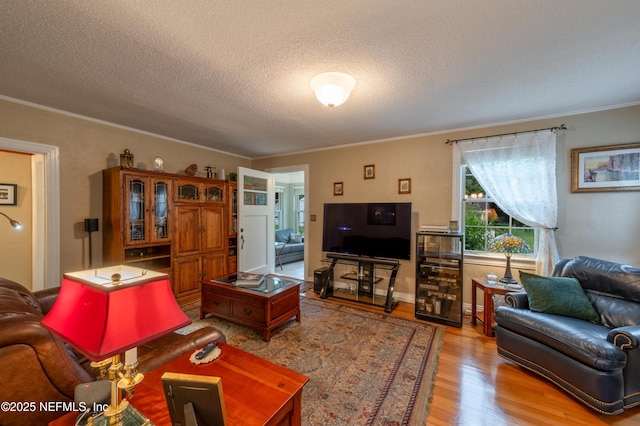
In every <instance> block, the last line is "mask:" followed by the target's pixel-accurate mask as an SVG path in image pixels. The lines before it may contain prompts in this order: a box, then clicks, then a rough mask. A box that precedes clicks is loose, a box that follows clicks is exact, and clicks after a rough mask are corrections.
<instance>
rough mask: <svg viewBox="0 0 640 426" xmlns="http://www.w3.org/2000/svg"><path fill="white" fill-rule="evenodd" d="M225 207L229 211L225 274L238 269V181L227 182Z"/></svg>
mask: <svg viewBox="0 0 640 426" xmlns="http://www.w3.org/2000/svg"><path fill="white" fill-rule="evenodd" d="M227 185H228V186H227V193H228V197H229V200H228V201H227V209H228V212H229V224H228V228H227V231H228V232H229V253H228V258H227V274H235V273H236V272H237V271H238V182H234V181H229V182H227Z"/></svg>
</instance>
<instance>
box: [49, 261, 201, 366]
mask: <svg viewBox="0 0 640 426" xmlns="http://www.w3.org/2000/svg"><path fill="white" fill-rule="evenodd" d="M114 274H115V275H114ZM112 275H114V277H113V278H112ZM118 276H119V278H120V279H119V280H118ZM118 281H119V282H118ZM190 323H191V320H190V319H189V318H188V317H187V316H186V315H185V314H184V312H182V310H181V309H180V307H179V306H178V303H177V302H176V299H175V297H174V296H173V293H172V291H171V286H170V283H169V276H168V275H166V274H161V273H158V272H153V271H145V270H142V269H139V268H133V267H128V266H117V267H112V268H101V269H96V270H90V271H80V272H74V273H69V274H65V275H64V279H63V281H62V286H61V289H60V294H59V295H58V298H57V299H56V302H55V304H54V305H53V307H52V309H51V311H50V312H49V313H48V314H47V316H46V317H45V318H44V319H43V320H42V325H43V326H45V327H46V328H48V329H49V330H51V331H52V332H53V333H54V334H56V335H58V336H59V337H60V338H61V339H63V340H64V341H66V342H68V343H69V344H71V345H72V346H73V347H75V348H76V349H78V350H79V351H80V352H81V353H82V354H84V355H85V356H86V357H87V358H89V359H90V360H92V361H101V360H103V359H106V358H109V357H112V356H114V355H117V354H121V353H123V352H124V351H127V350H129V349H131V348H134V347H137V346H141V345H143V344H145V343H146V342H148V341H150V340H153V339H156V338H158V337H160V336H162V335H164V334H167V333H170V332H172V331H175V330H177V329H179V328H181V327H184V326H186V325H188V324H190Z"/></svg>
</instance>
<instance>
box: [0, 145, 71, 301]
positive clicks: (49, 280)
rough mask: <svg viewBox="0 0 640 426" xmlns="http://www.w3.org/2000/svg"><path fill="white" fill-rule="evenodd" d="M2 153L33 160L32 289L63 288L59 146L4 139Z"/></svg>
mask: <svg viewBox="0 0 640 426" xmlns="http://www.w3.org/2000/svg"><path fill="white" fill-rule="evenodd" d="M0 150H6V151H13V152H20V153H25V154H34V155H33V156H32V162H31V170H32V192H33V202H32V206H33V207H32V210H33V212H32V214H33V218H32V224H33V227H34V229H33V232H32V265H31V269H32V288H31V290H33V291H35V290H42V289H45V288H50V287H57V286H59V285H60V172H59V161H58V158H59V149H58V147H57V146H53V145H45V144H40V143H35V142H27V141H21V140H16V139H8V138H1V137H0Z"/></svg>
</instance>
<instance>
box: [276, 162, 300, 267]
mask: <svg viewBox="0 0 640 426" xmlns="http://www.w3.org/2000/svg"><path fill="white" fill-rule="evenodd" d="M268 171H269V172H270V173H273V174H274V175H275V187H276V194H275V195H276V197H275V199H276V202H275V212H274V224H273V226H274V229H275V231H276V246H277V243H278V241H277V240H278V238H277V235H278V231H281V232H283V231H284V234H288V233H289V231H287V230H291V234H293V235H295V237H294V238H295V240H294V241H296V242H295V243H294V244H295V246H296V247H289V248H286V250H291V249H294V248H295V249H296V250H299V249H300V248H301V247H300V243H299V242H297V241H300V242H302V243H303V247H302V250H301V255H296V254H294V253H291V252H288V253H286V254H283V255H282V256H281V257H280V258H279V259H276V264H275V272H276V273H277V274H281V275H284V276H289V277H293V278H297V279H300V280H306V279H307V278H306V270H307V267H306V265H307V259H308V252H309V247H308V246H307V244H304V241H306V229H307V223H308V220H309V218H308V211H307V210H308V209H307V208H306V206H308V205H309V199H308V178H307V176H308V165H301V166H289V167H278V168H273V169H270V170H268Z"/></svg>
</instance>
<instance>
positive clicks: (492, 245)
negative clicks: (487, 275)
mask: <svg viewBox="0 0 640 426" xmlns="http://www.w3.org/2000/svg"><path fill="white" fill-rule="evenodd" d="M489 251H491V252H494V253H508V254H513V253H523V254H524V253H530V252H531V247H529V244H527V242H526V241H524V240H523V239H522V238H520V237H516V236H515V235H513V234H510V233H508V232H507V233H506V234H502V235H499V236H497V237H496V238H494V239H493V240H491V241H489Z"/></svg>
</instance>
